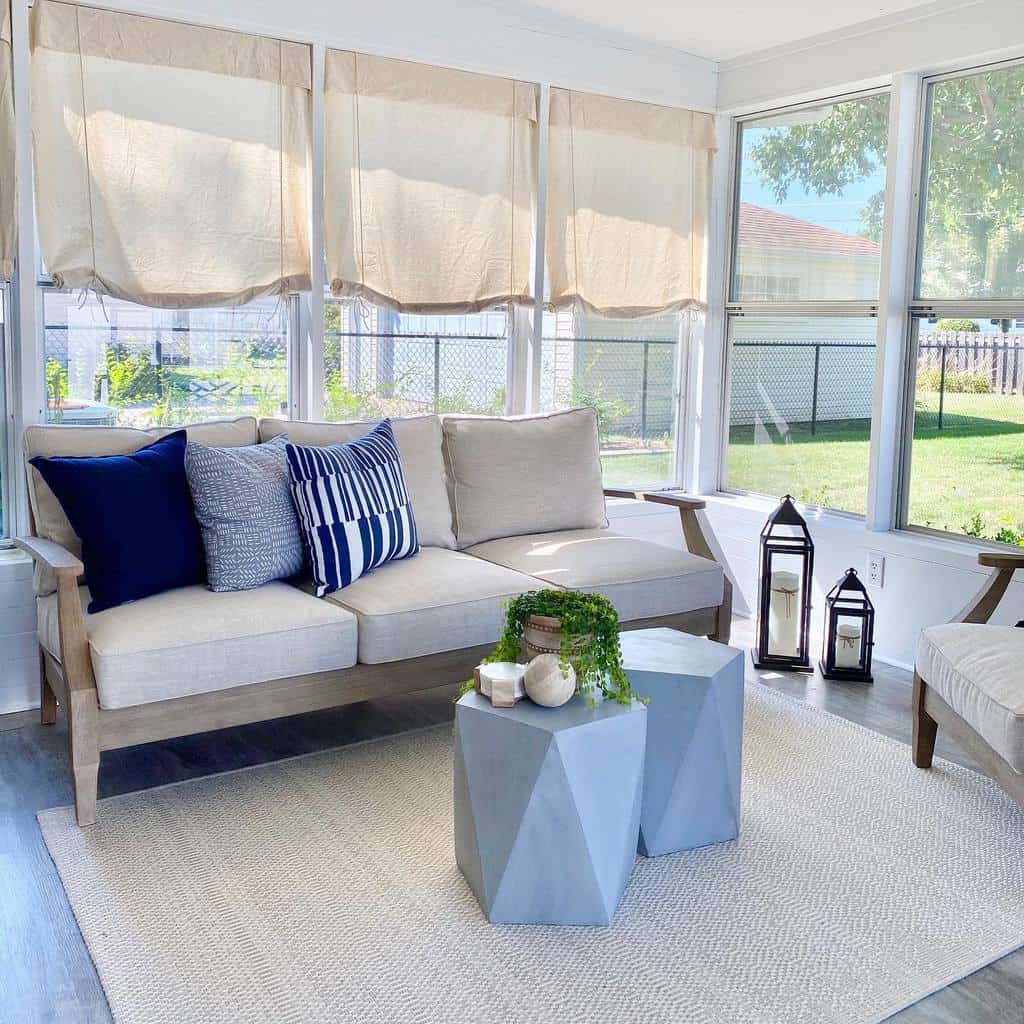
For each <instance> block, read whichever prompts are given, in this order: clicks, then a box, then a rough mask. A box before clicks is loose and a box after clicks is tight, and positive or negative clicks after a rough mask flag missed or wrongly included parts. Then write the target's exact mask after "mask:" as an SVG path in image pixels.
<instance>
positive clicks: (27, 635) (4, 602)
mask: <svg viewBox="0 0 1024 1024" xmlns="http://www.w3.org/2000/svg"><path fill="white" fill-rule="evenodd" d="M0 652H2V654H0V715H3V714H7V713H8V712H11V711H24V710H25V709H26V708H34V707H38V706H39V648H38V646H37V644H36V602H35V596H34V594H33V593H32V563H31V562H29V560H28V559H27V558H25V557H24V556H23V555H21V554H20V553H18V552H14V551H0Z"/></svg>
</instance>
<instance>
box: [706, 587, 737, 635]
mask: <svg viewBox="0 0 1024 1024" xmlns="http://www.w3.org/2000/svg"><path fill="white" fill-rule="evenodd" d="M730 636H732V583H730V582H729V580H728V579H726V580H725V588H724V590H723V591H722V603H721V604H720V605H719V606H718V614H717V615H716V616H715V631H714V633H712V634H711V639H712V640H714V641H716V642H717V643H720V644H727V643H728V642H729V637H730Z"/></svg>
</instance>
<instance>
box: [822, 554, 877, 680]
mask: <svg viewBox="0 0 1024 1024" xmlns="http://www.w3.org/2000/svg"><path fill="white" fill-rule="evenodd" d="M874 646H875V608H874V605H872V603H871V600H870V598H869V597H868V592H867V590H866V589H865V587H864V584H863V583H861V581H860V577H859V576H858V575H857V570H856V569H847V570H846V575H845V576H844V577H843V578H842V579H841V580H840V581H839V582H838V583H837V584H836V585H835V586H834V587H833V588H832V589H831V590H830V591H829V592H828V595H827V596H826V598H825V641H824V644H823V646H822V651H821V666H820V667H821V674H822V675H823V676H824V677H825V678H826V679H846V680H848V681H850V682H857V683H870V682H872V681H873V680H872V678H871V648H872V647H874Z"/></svg>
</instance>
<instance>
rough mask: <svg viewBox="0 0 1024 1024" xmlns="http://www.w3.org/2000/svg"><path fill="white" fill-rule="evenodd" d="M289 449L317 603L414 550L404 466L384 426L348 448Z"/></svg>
mask: <svg viewBox="0 0 1024 1024" xmlns="http://www.w3.org/2000/svg"><path fill="white" fill-rule="evenodd" d="M287 451H288V468H289V469H290V471H291V476H292V495H293V497H294V498H295V507H296V508H297V509H298V512H299V521H300V522H301V524H302V529H303V535H304V537H305V540H306V548H307V551H308V553H309V561H310V565H311V566H312V569H313V582H314V584H315V586H316V596H317V597H323V596H324V594H330V593H332V592H333V591H335V590H340V589H341V588H342V587H347V586H348V585H349V584H350V583H351V582H352V581H353V580H357V579H359V577H360V576H362V575H363V574H364V573H366V572H369V571H370V570H371V569H374V568H376V567H377V566H378V565H383V564H384V563H385V562H390V561H393V560H395V559H399V558H408V557H410V556H411V555H415V554H416V552H418V551H419V549H420V544H419V539H418V537H417V534H416V522H415V520H414V519H413V514H412V504H411V503H410V501H409V494H408V491H407V490H406V486H405V476H404V475H403V473H402V460H401V458H400V456H399V454H398V445H397V444H396V443H395V435H394V434H393V433H392V431H391V424H390V422H389V421H388V420H382V421H381V422H380V423H378V424H377V426H375V427H374V428H373V430H371V431H370V432H369V433H368V434H366V435H365V436H364V437H360V438H357V439H356V440H355V441H349V442H347V443H346V444H335V445H330V446H329V447H326V448H316V447H312V446H308V445H297V444H289V445H288V447H287Z"/></svg>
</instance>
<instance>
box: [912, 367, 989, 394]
mask: <svg viewBox="0 0 1024 1024" xmlns="http://www.w3.org/2000/svg"><path fill="white" fill-rule="evenodd" d="M942 383H945V388H946V391H947V392H948V393H950V394H958V395H990V394H991V393H992V379H991V378H990V377H989V376H988V374H986V373H970V372H969V371H967V370H947V371H946V380H945V382H943V380H942V374H941V372H940V371H939V370H921V371H920V372H919V373H918V375H917V390H918V391H938V390H939V385H940V384H942Z"/></svg>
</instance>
